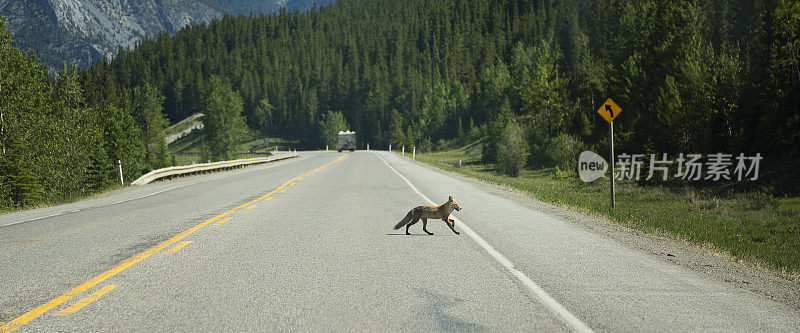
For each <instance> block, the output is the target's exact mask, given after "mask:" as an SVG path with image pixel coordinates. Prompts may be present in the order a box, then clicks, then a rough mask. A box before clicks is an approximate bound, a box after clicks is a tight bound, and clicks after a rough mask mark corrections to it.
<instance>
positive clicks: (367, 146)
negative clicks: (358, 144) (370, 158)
mask: <svg viewBox="0 0 800 333" xmlns="http://www.w3.org/2000/svg"><path fill="white" fill-rule="evenodd" d="M367 151H369V142H367Z"/></svg>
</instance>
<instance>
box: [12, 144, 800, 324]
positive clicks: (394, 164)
mask: <svg viewBox="0 0 800 333" xmlns="http://www.w3.org/2000/svg"><path fill="white" fill-rule="evenodd" d="M449 195H452V196H453V197H455V198H456V200H458V202H459V204H460V205H461V207H462V208H463V209H462V210H461V211H460V212H457V213H455V214H454V216H455V217H456V219H457V222H456V229H457V230H459V231H464V232H462V233H461V235H454V234H453V233H452V232H451V231H450V230H449V228H447V226H446V225H444V223H442V222H441V221H431V222H430V223H429V226H428V230H430V231H432V232H434V234H435V235H434V236H427V235H423V232H422V230H421V223H420V224H418V225H415V226H413V227H412V228H411V230H412V233H413V234H414V235H412V236H406V235H404V234H403V232H402V230H400V231H399V232H398V231H395V230H392V226H393V225H394V224H395V223H397V221H399V220H400V219H401V218H402V217H403V216H404V215H405V214H406V213H407V212H408V210H409V209H410V208H412V207H413V206H416V205H420V204H428V202H427V200H428V198H429V199H430V200H433V201H435V202H437V203H440V202H444V201H446V200H447V197H448V196H449ZM0 272H1V274H0V322H3V321H5V322H6V324H5V325H6V326H4V328H5V329H8V328H17V327H18V329H17V331H199V330H202V331H244V330H258V331H264V330H304V331H305V330H324V331H352V330H395V331H399V330H413V331H431V330H433V331H438V330H455V331H471V330H503V331H506V330H524V331H531V330H540V331H581V330H595V331H641V330H647V331H664V330H678V331H685V330H702V331H707V330H716V331H798V330H800V314H798V313H797V312H796V311H795V310H794V309H792V308H790V307H788V306H785V305H783V304H780V303H777V302H773V301H771V300H769V299H767V298H765V297H763V296H760V295H757V294H754V293H750V292H747V291H743V290H741V289H737V288H733V287H731V286H728V285H724V284H721V283H719V282H716V281H713V280H710V279H709V278H707V277H705V276H703V275H701V274H699V273H696V272H694V271H691V270H689V269H686V268H682V267H679V266H676V265H674V264H671V263H669V262H665V261H663V260H662V259H660V258H657V257H654V256H652V255H649V254H645V253H642V252H639V251H637V250H636V249H631V248H628V247H626V246H624V245H622V244H619V243H617V242H615V241H614V240H612V239H608V238H605V237H603V236H600V235H597V234H593V233H590V232H588V231H586V230H584V229H582V228H579V227H577V226H574V225H571V224H570V223H568V222H565V221H563V220H561V219H559V218H557V217H554V216H550V215H547V214H545V213H543V212H538V211H535V210H531V209H528V208H524V207H521V206H520V205H518V204H516V203H514V202H512V201H510V200H507V199H505V198H503V197H500V196H497V195H494V194H489V193H486V192H484V191H482V190H480V189H478V188H476V187H475V186H473V185H471V184H470V183H467V182H464V181H460V180H458V179H454V178H452V177H449V176H447V175H443V174H441V173H438V172H436V171H433V170H431V169H430V168H426V167H422V166H420V165H418V164H416V163H414V162H412V161H410V160H409V159H407V158H403V157H400V156H398V155H396V154H390V153H386V152H361V151H359V152H355V153H342V154H339V153H335V152H307V153H301V156H300V157H299V158H294V159H290V160H285V161H280V162H275V163H270V164H266V165H260V166H254V167H250V168H245V169H240V170H235V171H228V172H222V173H215V174H209V175H201V176H193V177H187V178H183V179H179V180H173V181H167V182H160V183H155V184H150V185H145V186H139V187H132V188H126V189H123V190H119V191H115V192H112V193H109V194H106V195H103V196H99V197H96V198H93V199H90V200H85V201H82V202H78V203H74V204H69V205H63V206H58V207H49V208H44V209H37V210H29V211H24V212H18V213H12V214H5V215H0ZM0 326H2V325H0Z"/></svg>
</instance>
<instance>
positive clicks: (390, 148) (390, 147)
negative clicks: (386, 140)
mask: <svg viewBox="0 0 800 333" xmlns="http://www.w3.org/2000/svg"><path fill="white" fill-rule="evenodd" d="M389 152H390V153H391V152H392V144H391V143H390V144H389Z"/></svg>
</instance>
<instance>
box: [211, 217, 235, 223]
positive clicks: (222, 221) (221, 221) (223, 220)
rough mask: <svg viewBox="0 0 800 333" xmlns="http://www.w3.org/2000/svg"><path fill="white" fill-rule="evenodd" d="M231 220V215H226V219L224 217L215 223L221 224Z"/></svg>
mask: <svg viewBox="0 0 800 333" xmlns="http://www.w3.org/2000/svg"><path fill="white" fill-rule="evenodd" d="M230 220H231V218H230V217H226V218H224V219H222V220H219V221H217V222H214V225H220V224H223V223H225V222H228V221H230Z"/></svg>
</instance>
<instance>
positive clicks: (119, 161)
mask: <svg viewBox="0 0 800 333" xmlns="http://www.w3.org/2000/svg"><path fill="white" fill-rule="evenodd" d="M117 166H118V167H119V183H120V184H122V185H125V179H123V178H122V160H117Z"/></svg>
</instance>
